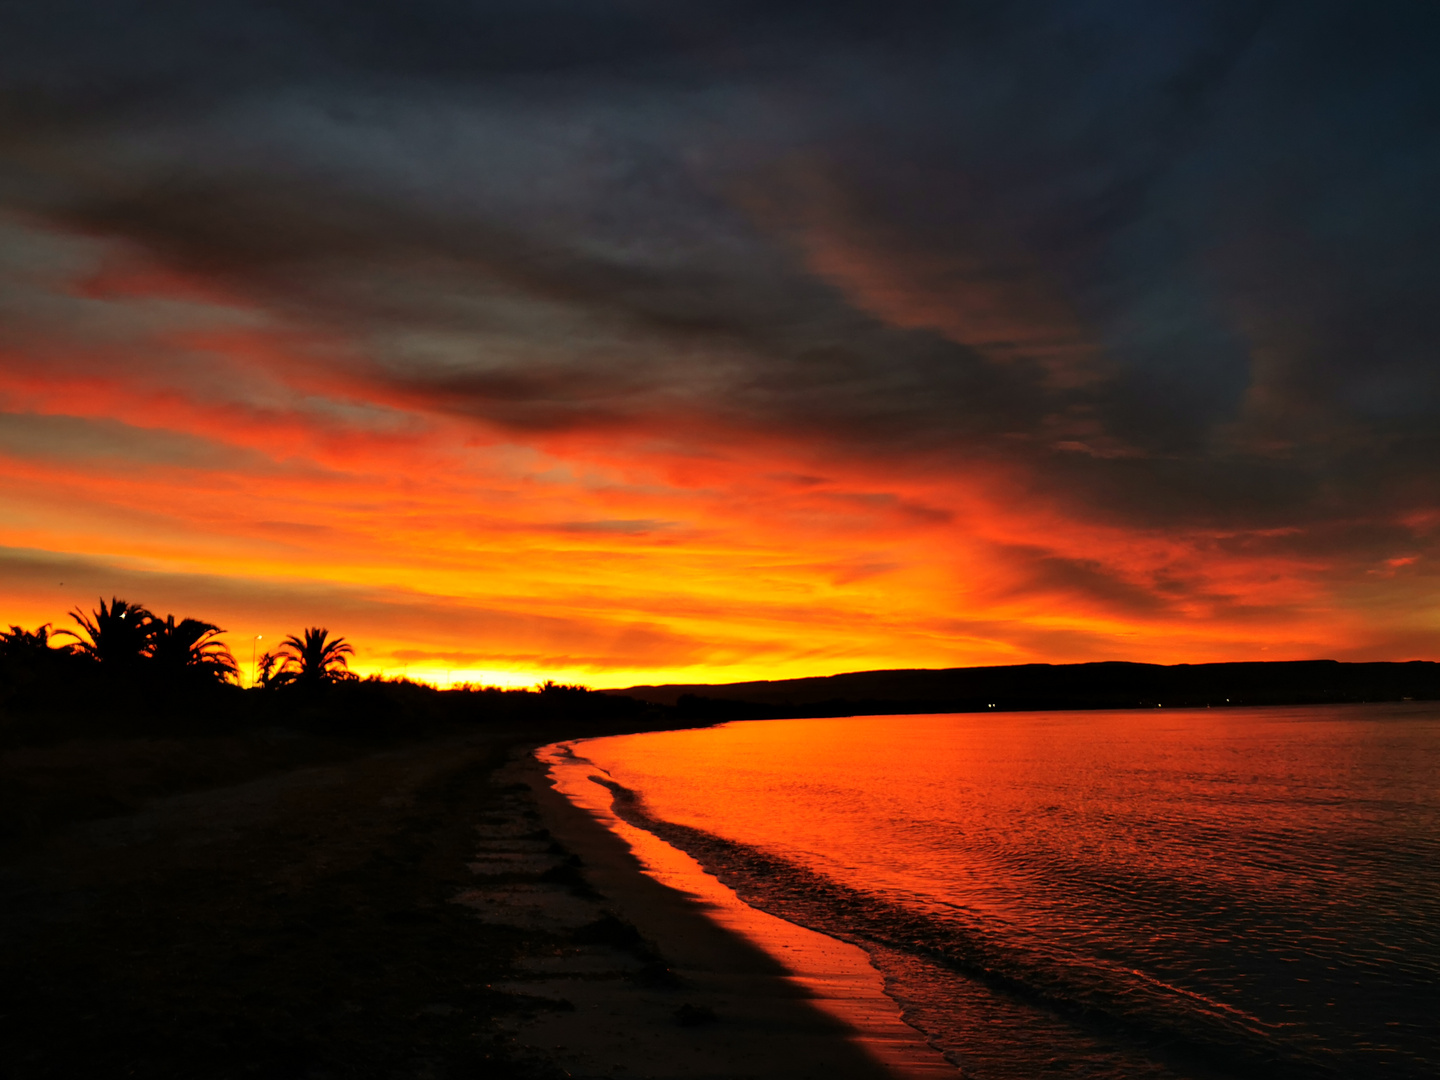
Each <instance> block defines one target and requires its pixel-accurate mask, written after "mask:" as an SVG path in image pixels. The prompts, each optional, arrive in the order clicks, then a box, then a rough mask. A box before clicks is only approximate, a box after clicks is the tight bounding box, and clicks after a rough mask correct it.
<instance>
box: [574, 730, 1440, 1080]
mask: <svg viewBox="0 0 1440 1080" xmlns="http://www.w3.org/2000/svg"><path fill="white" fill-rule="evenodd" d="M568 752H570V753H573V754H574V755H576V756H577V757H579V758H583V759H585V760H587V761H588V763H589V765H591V766H593V776H594V780H595V782H596V783H599V784H603V785H604V786H605V787H606V788H608V789H609V790H610V792H611V793H612V796H611V797H612V798H613V806H614V811H615V813H616V814H617V815H618V816H620V817H622V818H623V819H624V820H626V821H628V822H630V823H631V824H634V825H638V826H640V827H642V828H644V829H646V830H647V831H649V832H651V833H653V834H655V835H656V836H658V837H659V838H661V839H662V840H664V841H665V842H666V843H668V844H670V845H673V846H674V847H678V848H680V849H682V850H683V851H685V852H687V853H688V854H689V855H691V856H692V857H693V858H694V859H696V860H698V861H699V862H700V863H701V864H702V865H703V866H704V868H705V869H706V870H708V871H709V872H710V873H712V874H714V875H716V876H717V877H718V878H719V879H720V880H721V881H722V882H723V883H724V884H726V885H728V886H729V887H730V888H732V889H734V890H735V892H736V893H737V894H738V895H739V896H740V897H741V899H743V900H744V901H745V902H746V903H747V904H749V905H751V906H753V907H755V908H759V909H761V910H763V911H766V912H769V913H771V914H773V915H778V916H780V917H781V918H783V919H785V920H788V921H790V922H793V923H797V924H799V925H801V926H804V927H807V928H809V929H811V930H817V931H820V932H821V933H823V934H827V935H830V936H832V937H836V938H840V939H842V940H845V941H848V942H852V943H854V944H858V945H859V946H861V947H862V948H863V949H864V950H865V951H866V952H867V953H868V954H869V957H870V961H871V963H872V964H873V965H874V966H875V967H876V968H877V969H878V970H879V972H880V973H881V975H883V977H884V984H885V990H886V993H888V994H889V995H890V996H891V997H892V998H894V999H895V1001H896V1002H898V1004H899V1006H900V1007H901V1009H902V1011H903V1015H904V1018H905V1020H906V1021H907V1022H908V1023H910V1024H911V1025H912V1026H913V1027H915V1028H917V1029H918V1030H919V1031H920V1032H921V1033H922V1034H923V1035H924V1036H925V1037H926V1038H927V1039H928V1040H929V1041H930V1042H931V1044H932V1045H933V1046H935V1047H936V1048H938V1049H939V1050H941V1051H942V1052H943V1053H944V1054H945V1056H946V1057H947V1058H948V1059H949V1060H950V1061H951V1062H952V1063H954V1064H955V1065H957V1066H958V1067H959V1068H960V1070H961V1072H962V1073H963V1075H965V1076H967V1077H975V1078H981V1080H1002V1078H1003V1080H1011V1078H1016V1080H1018V1078H1022V1077H1023V1078H1026V1080H1034V1078H1044V1077H1086V1078H1091V1080H1102V1078H1103V1080H1110V1078H1115V1080H1119V1078H1125V1080H1148V1078H1155V1080H1161V1078H1165V1080H1170V1078H1196V1080H1206V1078H1218V1077H1246V1078H1248V1077H1264V1078H1266V1080H1282V1078H1289V1077H1297V1078H1298V1077H1307V1078H1309V1077H1315V1078H1329V1077H1335V1078H1339V1077H1393V1078H1396V1080H1400V1078H1404V1080H1410V1078H1420V1077H1427V1078H1433V1077H1437V1076H1440V706H1437V705H1435V704H1428V703H1418V704H1396V705H1342V706H1321V707H1296V708H1266V709H1249V708H1224V709H1198V710H1178V709H1177V710H1171V709H1144V710H1129V711H1116V712H1047V713H982V714H946V715H925V716H864V717H845V718H826V719H802V720H756V721H741V722H735V723H729V724H724V725H721V726H718V727H710V728H700V729H692V730H682V731H666V732H654V733H646V734H639V735H625V736H619V737H612V738H603V739H592V740H585V741H580V742H577V743H574V744H572V745H571V746H570V747H569V749H568Z"/></svg>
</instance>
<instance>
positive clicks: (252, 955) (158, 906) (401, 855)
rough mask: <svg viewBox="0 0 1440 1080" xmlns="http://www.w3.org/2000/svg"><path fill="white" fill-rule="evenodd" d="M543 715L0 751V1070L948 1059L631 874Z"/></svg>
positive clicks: (839, 1076) (460, 1071)
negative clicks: (563, 780)
mask: <svg viewBox="0 0 1440 1080" xmlns="http://www.w3.org/2000/svg"><path fill="white" fill-rule="evenodd" d="M548 723H553V728H552V727H550V726H548ZM548 723H547V724H535V723H531V724H527V725H524V726H520V727H511V728H501V727H496V726H489V727H474V728H471V729H469V730H468V731H465V732H463V733H456V732H454V731H451V732H450V733H448V734H431V735H429V736H427V737H424V738H421V737H412V738H410V739H408V740H406V741H403V742H399V741H395V742H391V743H389V744H377V743H375V742H373V741H372V742H368V743H367V742H365V741H357V740H350V741H345V740H338V739H333V738H332V739H326V738H322V737H318V736H316V735H313V734H311V735H305V734H297V733H294V732H287V731H278V730H273V729H272V730H269V731H251V732H249V733H238V734H230V735H225V736H213V737H191V738H184V739H176V738H168V739H167V738H154V737H151V738H131V739H112V740H94V739H88V740H87V739H71V740H66V741H60V742H55V743H52V744H49V745H44V746H30V747H20V748H11V749H10V750H7V751H5V752H4V753H0V786H3V792H4V794H5V799H4V800H3V802H0V810H3V811H4V813H3V815H0V818H3V821H0V823H3V824H4V825H5V826H6V828H7V834H6V839H5V840H4V841H3V845H0V1076H4V1077H6V1078H15V1080H31V1078H42V1077H46V1078H48V1077H65V1078H72V1077H84V1078H86V1080H91V1078H106V1077H139V1078H167V1080H168V1078H185V1080H211V1078H213V1080H230V1078H243V1077H264V1078H267V1080H268V1078H292V1077H293V1078H297V1080H299V1078H306V1080H310V1078H313V1080H323V1078H337V1080H339V1078H367V1080H368V1078H386V1080H390V1078H395V1080H410V1078H413V1080H421V1078H425V1080H446V1078H458V1077H466V1078H501V1080H503V1078H507V1077H525V1078H532V1077H533V1078H548V1077H561V1076H574V1077H591V1078H594V1077H637V1078H641V1077H643V1078H654V1080H885V1078H892V1080H893V1078H895V1077H904V1078H907V1080H909V1078H929V1077H934V1076H936V1075H941V1076H943V1075H950V1074H951V1073H952V1072H953V1070H952V1069H951V1068H950V1067H949V1066H948V1065H946V1064H945V1062H944V1061H943V1060H942V1059H940V1058H939V1057H938V1055H935V1054H934V1053H933V1052H930V1051H929V1050H928V1048H925V1047H924V1046H923V1044H920V1043H918V1042H916V1044H915V1045H914V1046H910V1045H908V1043H910V1042H914V1041H915V1040H913V1039H904V1040H900V1042H899V1043H896V1042H895V1041H894V1039H893V1036H891V1037H890V1038H891V1042H890V1043H883V1041H882V1042H875V1041H873V1040H872V1041H871V1042H869V1043H865V1044H864V1045H862V1044H861V1042H857V1041H856V1040H855V1039H853V1038H852V1037H851V1036H852V1034H853V1031H852V1029H850V1028H847V1027H846V1026H845V1025H844V1024H843V1023H841V1022H839V1021H837V1020H836V1019H834V1018H833V1017H832V1016H831V1015H830V1014H829V1013H827V1012H826V1011H825V1010H824V1009H823V1008H819V1007H817V1006H816V1004H815V1002H814V1000H813V998H812V997H811V994H810V992H809V991H808V990H806V989H804V988H802V987H800V986H798V985H797V984H796V983H795V982H793V981H792V980H789V979H787V978H785V977H784V969H783V968H781V967H780V966H779V965H778V964H777V963H776V961H774V960H773V959H772V958H771V957H770V956H769V955H767V954H766V953H764V952H763V951H762V950H761V949H759V948H757V947H756V946H755V945H753V944H751V943H750V942H748V941H746V940H745V939H743V938H741V937H739V936H737V935H735V934H734V933H732V932H730V931H727V930H725V929H724V928H723V927H721V926H720V925H718V924H717V923H715V922H714V921H713V920H712V919H710V918H709V917H708V915H707V909H706V908H705V905H704V904H703V903H702V902H700V901H698V900H696V899H694V898H692V897H688V896H686V895H684V894H682V893H679V892H676V891H674V890H671V889H667V888H665V887H664V886H662V885H660V884H658V883H657V882H655V881H654V880H652V879H650V878H649V877H647V876H646V875H644V874H642V873H641V872H640V871H639V867H638V864H637V863H636V861H635V859H634V857H633V855H632V854H631V853H630V851H629V849H628V847H627V845H626V844H625V843H624V842H623V841H621V840H620V839H619V838H618V837H617V836H615V835H614V834H613V833H611V832H609V831H607V830H606V829H605V828H604V827H603V826H602V825H601V824H599V823H598V822H597V821H596V820H595V819H594V818H593V817H592V816H590V815H589V814H588V813H586V812H585V811H582V810H580V809H578V808H577V807H575V806H574V805H572V804H571V803H569V802H568V801H567V800H566V799H565V798H563V797H562V796H561V795H559V794H558V793H557V792H555V791H554V790H552V789H551V788H550V786H549V783H548V780H547V778H546V776H545V773H544V770H543V769H542V768H541V767H540V766H539V765H538V764H537V763H536V762H535V761H534V760H533V758H532V757H531V756H530V755H529V753H528V750H529V748H531V747H533V746H535V745H537V744H539V743H543V742H547V741H552V740H554V739H558V738H563V737H567V736H574V735H575V734H576V733H577V732H576V730H575V729H576V728H577V727H578V728H581V729H582V730H583V731H584V733H585V734H598V733H600V732H599V731H598V730H597V725H596V724H595V723H594V722H593V719H592V720H590V721H584V722H570V723H564V722H560V721H558V720H556V721H553V722H548ZM630 727H631V729H633V725H630ZM912 1034H913V1033H912ZM917 1038H918V1037H917ZM901 1043H904V1044H907V1045H901ZM877 1054H880V1055H881V1057H884V1058H885V1060H886V1062H889V1064H883V1065H882V1064H881V1057H877V1056H876V1055H877ZM893 1062H901V1067H896V1066H895V1065H894V1064H893Z"/></svg>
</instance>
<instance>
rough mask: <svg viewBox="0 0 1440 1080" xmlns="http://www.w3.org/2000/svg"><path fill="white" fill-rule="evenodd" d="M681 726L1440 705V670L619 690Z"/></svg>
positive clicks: (1248, 668) (874, 675) (1276, 667)
mask: <svg viewBox="0 0 1440 1080" xmlns="http://www.w3.org/2000/svg"><path fill="white" fill-rule="evenodd" d="M617 693H620V694H624V695H627V696H631V697H637V698H641V699H642V700H645V701H650V702H653V703H655V704H657V705H673V706H674V708H675V710H676V713H677V717H678V718H679V719H681V720H684V721H687V722H696V721H700V722H718V721H722V720H743V719H759V718H761V717H800V716H862V715H883V714H887V713H928V712H986V711H996V712H1002V711H1016V710H1032V709H1033V710H1042V709H1135V708H1154V707H1157V706H1161V707H1165V708H1204V707H1207V706H1208V707H1214V708H1221V707H1225V706H1243V705H1250V706H1255V705H1321V704H1339V703H1345V702H1364V701H1377V702H1378V701H1406V700H1414V701H1435V700H1440V664H1436V663H1433V662H1431V661H1422V660H1416V661H1411V662H1408V663H1367V664H1346V663H1340V662H1338V661H1334V660H1297V661H1269V662H1265V661H1258V662H1253V663H1234V664H1175V665H1170V666H1165V665H1160V664H1131V663H1122V662H1107V663H1095V664H1016V665H1013V666H1008V667H975V668H949V669H941V670H909V671H904V670H901V671H857V672H851V673H849V674H845V675H831V676H826V677H822V678H810V679H779V680H775V681H770V682H749V683H729V684H723V685H713V686H699V685H687V686H636V687H631V688H629V689H627V690H621V691H617Z"/></svg>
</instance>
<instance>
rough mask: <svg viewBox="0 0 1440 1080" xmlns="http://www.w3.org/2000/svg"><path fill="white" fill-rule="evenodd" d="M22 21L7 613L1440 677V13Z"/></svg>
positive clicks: (15, 11) (1115, 6)
mask: <svg viewBox="0 0 1440 1080" xmlns="http://www.w3.org/2000/svg"><path fill="white" fill-rule="evenodd" d="M0 11H3V16H0V23H3V26H4V32H3V33H0V623H4V624H6V625H8V624H11V623H16V624H21V625H26V626H29V625H33V624H37V623H41V622H47V621H50V622H56V623H57V624H59V623H63V622H64V621H65V612H66V611H67V610H69V609H71V608H73V607H75V606H77V605H79V606H82V607H86V608H89V607H93V606H94V605H95V601H96V599H97V598H98V597H101V596H103V597H106V598H107V599H108V598H109V597H111V596H120V597H122V598H124V599H128V600H131V601H134V602H139V603H144V604H146V605H147V606H149V607H150V608H151V609H152V610H155V611H157V612H158V613H161V614H165V613H174V614H176V615H177V616H179V617H185V616H194V617H198V618H204V619H207V620H208V621H211V622H214V623H217V624H219V625H220V626H222V627H223V628H225V629H226V630H227V632H228V640H229V642H230V645H231V648H232V650H233V651H234V652H235V654H236V656H237V658H238V659H239V660H240V661H241V664H242V666H243V667H245V668H246V669H247V674H248V669H249V666H250V665H249V661H250V658H251V655H252V652H254V651H256V650H260V649H264V648H265V647H266V646H267V645H268V644H273V643H276V642H278V640H279V638H280V637H282V636H283V635H285V634H288V633H295V632H297V631H298V630H300V629H301V628H302V627H305V626H311V625H318V626H324V627H327V628H328V629H330V630H331V631H332V632H333V633H339V634H342V635H344V636H345V637H346V638H347V639H349V640H351V641H352V642H354V644H355V645H356V648H357V656H356V660H355V667H356V668H357V669H358V670H360V671H362V672H365V673H384V674H387V675H399V674H405V675H408V676H411V677H416V678H423V679H428V680H431V681H436V682H439V683H441V684H442V685H443V684H445V683H447V682H459V681H476V682H484V683H498V684H516V685H523V684H529V683H533V682H535V681H536V680H537V679H541V678H547V677H548V678H557V679H560V680H561V681H572V682H582V683H585V684H588V685H592V686H600V687H604V686H624V685H629V684H633V683H639V682H659V681H683V682H700V681H727V680H740V679H753V678H782V677H791V676H801V675H822V674H830V673H834V672H840V671H853V670H863V669H868V668H896V667H951V666H962V665H972V664H1007V663H1023V662H1034V661H1045V662H1057V663H1058V662H1075V661H1088V660H1114V659H1123V660H1138V661H1151V662H1158V663H1180V662H1205V661H1218V660H1252V659H1276V660H1280V659H1308V658H1320V657H1329V658H1334V659H1340V660H1408V659H1436V658H1437V652H1440V648H1437V646H1440V453H1437V451H1440V425H1437V420H1440V355H1437V348H1440V303H1437V302H1436V297H1437V296H1440V199H1437V198H1436V192H1437V191H1440V65H1437V64H1436V63H1435V62H1434V52H1435V47H1436V45H1437V44H1440V10H1437V9H1436V8H1435V6H1434V5H1432V4H1428V3H1421V2H1418V0H1417V2H1386V0H1381V2H1378V3H1373V4H1355V3H1332V2H1327V0H1301V2H1291V3H1283V2H1276V3H1268V2H1263V0H1246V2H1243V3H1228V2H1219V0H1195V2H1192V3H1187V4H1155V3H1153V2H1139V0H1136V2H1124V0H1104V2H1100V0H1094V2H1086V0H1048V2H1047V0H1005V2H967V0H949V2H943V3H942V2H926V3H910V2H905V0H899V2H888V3H885V4H876V3H873V2H872V3H846V2H844V0H826V2H824V3H818V2H815V3H783V2H775V0H767V2H764V3H759V2H751V0H731V2H725V0H687V2H686V3H682V4H676V3H661V2H659V0H611V2H609V3H594V2H578V0H503V2H479V0H475V2H469V3H464V2H459V0H410V2H407V3H405V4H396V3H376V2H373V0H346V2H344V3H340V2H339V0H286V2H285V3H283V4H279V3H274V2H269V0H266V2H262V0H209V2H207V3H204V4H195V3H191V2H184V3H182V2H178V0H154V2H150V3H144V4H127V5H116V4H102V3H99V2H95V0H48V2H47V3H45V4H35V3H25V4H22V3H16V2H8V0H7V2H4V3H3V4H0ZM257 635H261V636H260V637H259V638H258V640H257Z"/></svg>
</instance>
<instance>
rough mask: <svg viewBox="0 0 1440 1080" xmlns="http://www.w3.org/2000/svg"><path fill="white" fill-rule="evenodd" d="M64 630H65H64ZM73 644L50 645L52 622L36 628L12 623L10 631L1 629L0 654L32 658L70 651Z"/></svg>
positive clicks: (17, 657)
mask: <svg viewBox="0 0 1440 1080" xmlns="http://www.w3.org/2000/svg"><path fill="white" fill-rule="evenodd" d="M62 632H63V631H62ZM72 647H73V646H60V647H59V648H51V646H50V624H49V623H48V622H47V623H45V624H43V625H41V626H37V627H36V628H35V629H34V630H26V629H25V628H24V627H21V626H15V625H13V624H12V625H11V627H10V629H9V631H8V632H7V631H5V630H0V656H10V657H14V658H16V659H30V658H31V657H35V656H44V655H46V654H47V653H51V652H68V651H69V650H70V648H72Z"/></svg>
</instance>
